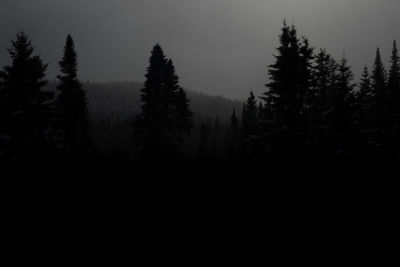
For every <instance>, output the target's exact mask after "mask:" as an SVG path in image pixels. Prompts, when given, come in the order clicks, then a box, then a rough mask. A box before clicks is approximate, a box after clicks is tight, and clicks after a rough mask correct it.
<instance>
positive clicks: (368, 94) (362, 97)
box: [357, 66, 373, 111]
mask: <svg viewBox="0 0 400 267" xmlns="http://www.w3.org/2000/svg"><path fill="white" fill-rule="evenodd" d="M372 97H373V96H372V88H371V76H370V73H369V70H368V67H367V66H365V67H364V70H363V73H362V76H361V81H360V84H359V90H358V93H357V103H358V108H359V109H360V110H361V111H367V110H370V108H371V104H372Z"/></svg>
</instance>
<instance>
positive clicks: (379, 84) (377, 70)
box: [371, 48, 389, 127]
mask: <svg viewBox="0 0 400 267" xmlns="http://www.w3.org/2000/svg"><path fill="white" fill-rule="evenodd" d="M386 81H387V74H386V70H385V67H384V65H383V63H382V59H381V53H380V50H379V48H378V49H377V51H376V58H375V63H374V66H373V70H372V75H371V86H372V92H373V95H374V107H375V114H376V116H377V117H376V122H377V126H379V127H386V126H387V122H388V120H387V118H388V117H387V115H388V114H387V113H388V109H387V107H388V106H387V104H388V98H389V94H388V91H387V86H386Z"/></svg>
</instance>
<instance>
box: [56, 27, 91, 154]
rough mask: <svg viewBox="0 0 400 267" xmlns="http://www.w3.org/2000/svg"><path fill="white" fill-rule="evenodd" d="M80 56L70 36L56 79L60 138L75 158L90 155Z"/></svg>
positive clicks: (86, 108) (86, 107)
mask: <svg viewBox="0 0 400 267" xmlns="http://www.w3.org/2000/svg"><path fill="white" fill-rule="evenodd" d="M77 57H78V55H77V53H76V51H75V45H74V41H73V39H72V37H71V35H68V36H67V40H66V44H65V47H64V55H63V58H62V60H61V61H60V63H59V65H60V72H61V74H60V75H58V76H57V78H58V79H59V81H60V83H59V85H58V86H57V89H58V90H59V94H58V97H57V101H56V104H57V112H58V123H59V128H60V131H61V137H62V139H63V143H64V145H66V146H67V149H69V150H71V152H72V153H74V154H84V153H88V152H89V149H90V146H91V145H90V138H89V115H88V104H87V99H86V92H85V91H84V90H83V89H82V84H81V82H80V81H79V80H78V74H77V72H78V58H77Z"/></svg>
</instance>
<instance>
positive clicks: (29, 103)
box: [0, 32, 53, 159]
mask: <svg viewBox="0 0 400 267" xmlns="http://www.w3.org/2000/svg"><path fill="white" fill-rule="evenodd" d="M8 52H9V54H10V56H11V60H12V63H11V65H10V66H6V67H4V69H3V70H2V71H1V72H0V88H1V99H2V100H1V107H0V108H1V112H0V135H1V136H2V139H3V141H4V142H3V143H4V144H3V145H4V146H5V150H6V155H7V157H8V158H16V159H23V158H32V157H35V158H38V157H40V156H43V155H46V154H47V153H48V152H49V148H50V144H51V142H50V140H51V138H50V121H51V113H52V109H51V103H50V101H51V100H52V98H53V94H52V93H51V92H46V91H44V90H43V87H44V86H45V85H46V83H47V81H46V80H45V75H46V74H45V72H46V69H47V65H46V64H44V63H43V61H42V59H41V58H40V57H39V56H34V55H33V52H34V47H33V46H32V44H31V41H30V40H29V37H28V36H27V35H26V34H24V33H22V32H21V33H18V34H17V36H16V39H15V41H12V44H11V47H10V48H9V49H8Z"/></svg>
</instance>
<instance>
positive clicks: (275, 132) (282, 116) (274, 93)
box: [263, 22, 313, 157]
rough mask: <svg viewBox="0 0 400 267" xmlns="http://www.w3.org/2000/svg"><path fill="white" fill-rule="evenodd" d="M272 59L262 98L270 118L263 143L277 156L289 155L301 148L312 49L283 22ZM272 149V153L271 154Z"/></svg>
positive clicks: (296, 152)
mask: <svg viewBox="0 0 400 267" xmlns="http://www.w3.org/2000/svg"><path fill="white" fill-rule="evenodd" d="M277 50H278V55H276V56H275V58H276V61H275V63H274V64H272V65H270V67H269V78H270V83H268V84H267V85H266V87H267V88H268V91H267V92H266V93H265V94H264V97H263V100H264V101H265V103H266V104H268V105H269V107H270V108H271V109H272V112H273V114H274V116H273V117H274V118H273V121H272V120H270V121H269V122H268V125H264V126H263V128H264V129H265V136H266V137H265V138H270V139H271V138H276V140H272V139H271V140H269V141H267V142H266V143H269V144H271V145H272V146H274V147H275V148H274V149H272V150H275V152H276V153H278V154H280V155H278V156H282V157H293V156H295V154H298V153H299V152H301V151H304V146H305V144H306V140H305V121H304V113H305V108H306V103H307V102H306V101H307V94H308V91H309V89H310V86H311V77H312V76H311V61H312V54H313V53H312V51H313V49H312V48H311V47H310V46H309V43H308V41H307V39H305V38H303V40H302V41H301V40H299V39H298V38H297V30H296V28H295V27H294V26H291V27H289V26H287V24H286V22H284V25H283V28H282V33H281V35H280V46H279V47H278V49H277ZM275 152H274V153H275Z"/></svg>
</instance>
